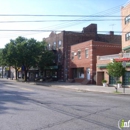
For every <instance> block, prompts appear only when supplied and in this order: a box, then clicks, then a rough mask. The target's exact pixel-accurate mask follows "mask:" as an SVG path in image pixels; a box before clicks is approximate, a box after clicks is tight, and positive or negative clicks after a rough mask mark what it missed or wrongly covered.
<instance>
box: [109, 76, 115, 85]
mask: <svg viewBox="0 0 130 130" xmlns="http://www.w3.org/2000/svg"><path fill="white" fill-rule="evenodd" d="M109 84H116V81H115V78H114V77H112V76H109Z"/></svg>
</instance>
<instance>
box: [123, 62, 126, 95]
mask: <svg viewBox="0 0 130 130" xmlns="http://www.w3.org/2000/svg"><path fill="white" fill-rule="evenodd" d="M122 66H123V67H124V68H126V61H123V62H122ZM123 93H125V85H124V87H123Z"/></svg>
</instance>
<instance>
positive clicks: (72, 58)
mask: <svg viewBox="0 0 130 130" xmlns="http://www.w3.org/2000/svg"><path fill="white" fill-rule="evenodd" d="M71 60H74V51H72V52H71Z"/></svg>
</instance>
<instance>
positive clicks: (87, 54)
mask: <svg viewBox="0 0 130 130" xmlns="http://www.w3.org/2000/svg"><path fill="white" fill-rule="evenodd" d="M86 52H87V53H86ZM85 57H86V58H88V57H89V49H88V48H86V49H85Z"/></svg>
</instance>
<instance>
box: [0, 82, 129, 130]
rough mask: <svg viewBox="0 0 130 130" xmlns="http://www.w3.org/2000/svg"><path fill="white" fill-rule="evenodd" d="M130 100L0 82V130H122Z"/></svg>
mask: <svg viewBox="0 0 130 130" xmlns="http://www.w3.org/2000/svg"><path fill="white" fill-rule="evenodd" d="M120 119H125V121H128V120H130V96H128V95H114V94H103V93H92V92H79V91H72V90H69V89H61V88H53V87H47V86H39V85H31V84H26V83H16V82H10V81H3V80H0V130H119V128H118V121H119V120H120Z"/></svg>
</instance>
